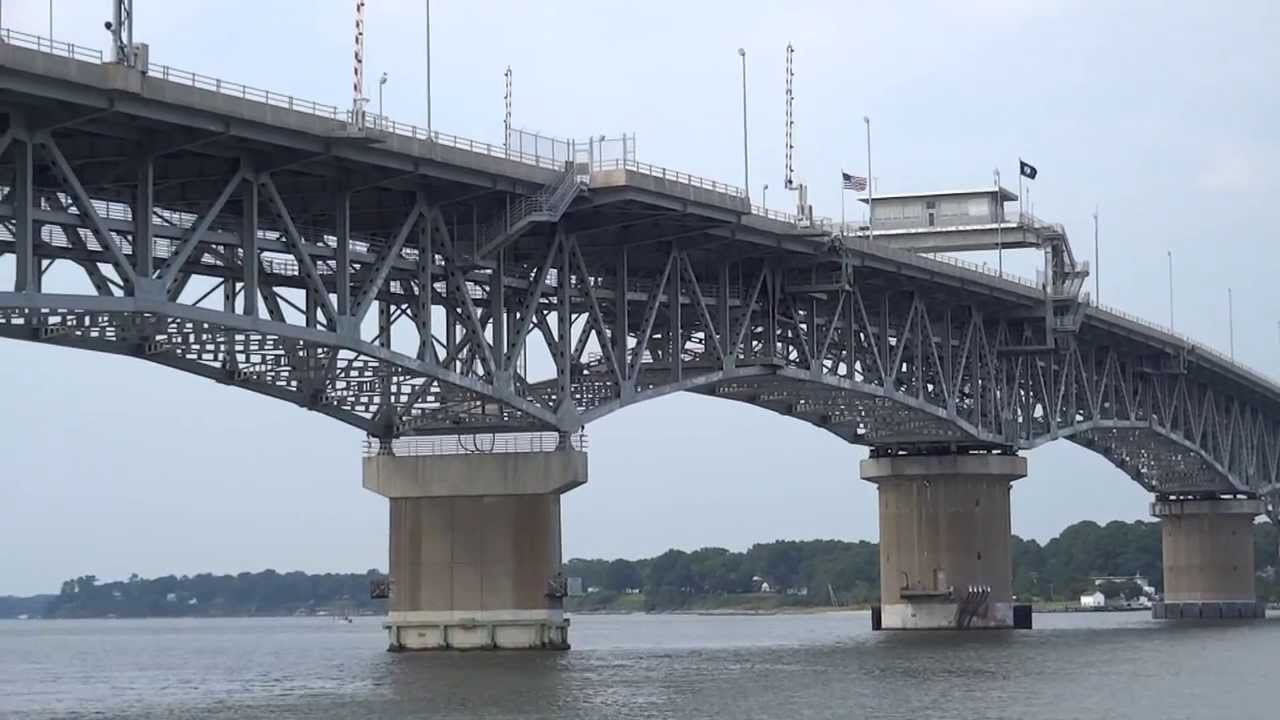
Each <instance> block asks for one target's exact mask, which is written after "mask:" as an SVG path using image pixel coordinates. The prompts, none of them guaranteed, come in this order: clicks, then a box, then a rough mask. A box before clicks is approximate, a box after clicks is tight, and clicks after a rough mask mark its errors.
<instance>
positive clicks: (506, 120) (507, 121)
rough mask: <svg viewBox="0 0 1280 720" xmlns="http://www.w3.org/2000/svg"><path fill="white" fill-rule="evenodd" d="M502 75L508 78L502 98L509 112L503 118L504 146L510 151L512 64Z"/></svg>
mask: <svg viewBox="0 0 1280 720" xmlns="http://www.w3.org/2000/svg"><path fill="white" fill-rule="evenodd" d="M502 77H503V78H505V79H506V83H507V89H506V93H505V94H503V96H502V99H503V101H504V102H505V103H506V106H507V113H506V115H504V116H503V119H502V147H503V148H505V149H506V150H507V151H508V152H510V150H511V66H510V65H508V66H507V71H506V72H504V73H502Z"/></svg>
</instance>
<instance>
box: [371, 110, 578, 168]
mask: <svg viewBox="0 0 1280 720" xmlns="http://www.w3.org/2000/svg"><path fill="white" fill-rule="evenodd" d="M350 115H351V113H350V111H348V113H347V118H348V120H349V119H350ZM365 127H367V128H370V129H373V130H380V131H382V132H387V133H391V134H392V135H402V136H404V137H409V138H413V139H415V140H423V141H427V142H433V143H436V144H439V145H447V146H448V147H453V148H458V149H459V150H466V151H468V152H474V153H479V154H481V155H488V156H490V157H497V158H503V159H505V160H514V161H516V162H520V163H524V164H526V165H536V166H538V167H541V168H547V169H549V170H563V169H564V164H565V162H566V161H567V160H568V157H567V156H571V154H572V147H573V142H572V141H570V140H561V139H559V138H552V137H548V136H544V135H534V134H532V133H524V134H525V135H528V136H530V137H534V138H536V139H539V140H546V141H548V142H550V143H551V144H552V146H553V147H555V146H558V145H564V146H565V147H566V148H567V149H568V150H567V152H566V157H558V156H556V154H555V153H552V154H551V155H542V154H539V153H538V152H528V151H524V150H520V149H518V148H512V147H509V146H506V145H495V144H493V143H487V142H482V141H479V140H472V139H471V138H465V137H461V136H459V135H451V134H449V133H444V132H440V131H439V130H431V131H428V130H427V129H426V128H422V127H419V126H417V125H414V124H413V123H405V122H399V121H397V120H393V119H391V118H389V117H386V116H385V115H378V114H376V113H366V114H365ZM513 132H523V131H513ZM533 147H534V148H535V150H536V148H537V147H538V143H537V142H534V143H533Z"/></svg>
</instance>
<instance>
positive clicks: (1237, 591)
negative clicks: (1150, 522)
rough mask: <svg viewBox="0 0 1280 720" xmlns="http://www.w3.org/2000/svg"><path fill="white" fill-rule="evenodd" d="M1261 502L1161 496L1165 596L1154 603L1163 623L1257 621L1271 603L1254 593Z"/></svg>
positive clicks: (1155, 506) (1156, 507) (1155, 509)
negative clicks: (1255, 523) (1256, 520)
mask: <svg viewBox="0 0 1280 720" xmlns="http://www.w3.org/2000/svg"><path fill="white" fill-rule="evenodd" d="M1263 510H1264V508H1263V503H1262V501H1261V500H1253V499H1208V500H1171V499H1162V498H1157V500H1156V501H1155V502H1153V503H1151V514H1152V515H1154V516H1156V517H1158V518H1160V537H1161V541H1162V545H1163V548H1162V550H1163V556H1164V557H1163V565H1164V597H1163V600H1162V601H1161V602H1157V603H1155V604H1154V605H1152V608H1151V616H1152V617H1154V618H1156V619H1158V620H1165V619H1168V620H1177V619H1183V618H1192V619H1214V620H1216V619H1220V618H1255V617H1265V616H1266V604H1265V603H1260V602H1258V598H1257V593H1256V592H1255V590H1254V569H1253V519H1254V517H1255V516H1257V515H1259V514H1261V513H1262V512H1263Z"/></svg>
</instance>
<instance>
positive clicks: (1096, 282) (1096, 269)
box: [1093, 205, 1172, 325]
mask: <svg viewBox="0 0 1280 720" xmlns="http://www.w3.org/2000/svg"><path fill="white" fill-rule="evenodd" d="M1101 265H1102V261H1101V259H1100V256H1099V255H1098V206H1097V205H1094V206H1093V302H1094V303H1101V302H1102V267H1101ZM1170 325H1172V323H1170Z"/></svg>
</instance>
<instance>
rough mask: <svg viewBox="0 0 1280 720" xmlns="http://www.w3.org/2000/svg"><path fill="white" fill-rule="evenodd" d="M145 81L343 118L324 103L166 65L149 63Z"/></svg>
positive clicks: (332, 107) (333, 108)
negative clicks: (166, 82)
mask: <svg viewBox="0 0 1280 720" xmlns="http://www.w3.org/2000/svg"><path fill="white" fill-rule="evenodd" d="M147 75H148V77H158V78H160V79H161V80H167V81H169V82H173V83H178V84H179V85H188V86H190V87H193V88H198V89H200V90H208V91H210V92H215V93H218V94H220V95H230V96H232V97H238V98H240V99H242V100H252V101H254V102H260V103H263V104H266V105H271V106H273V107H278V108H284V109H286V110H297V111H298V112H304V113H307V114H308V115H318V116H320V117H323V118H328V119H330V120H341V119H343V116H342V115H341V113H340V112H339V111H338V107H337V106H336V105H327V104H325V103H320V102H316V101H314V100H306V99H304V98H299V97H294V96H293V95H288V94H285V93H273V92H271V91H270V90H266V89H263V88H256V87H253V86H251V85H243V84H241V83H237V82H231V81H229V80H223V79H222V78H216V77H213V76H211V75H201V74H200V73H197V72H192V71H190V70H182V69H180V68H175V67H171V66H169V65H159V64H156V63H151V64H150V65H149V66H148V69H147Z"/></svg>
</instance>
